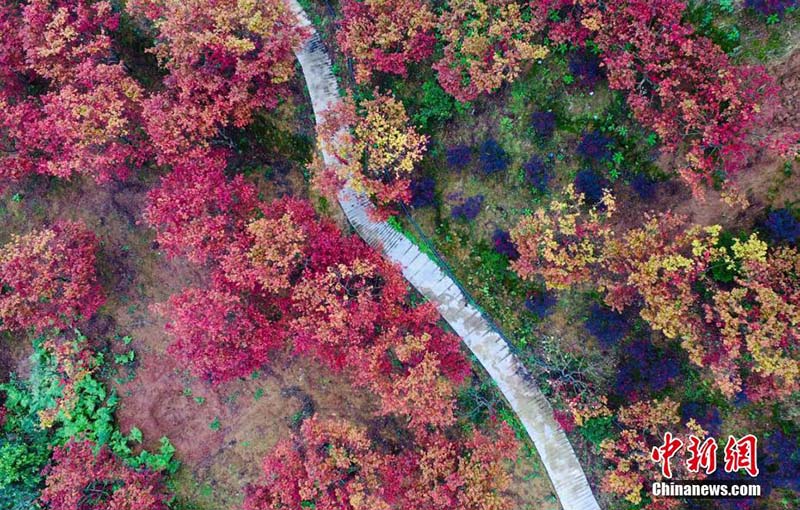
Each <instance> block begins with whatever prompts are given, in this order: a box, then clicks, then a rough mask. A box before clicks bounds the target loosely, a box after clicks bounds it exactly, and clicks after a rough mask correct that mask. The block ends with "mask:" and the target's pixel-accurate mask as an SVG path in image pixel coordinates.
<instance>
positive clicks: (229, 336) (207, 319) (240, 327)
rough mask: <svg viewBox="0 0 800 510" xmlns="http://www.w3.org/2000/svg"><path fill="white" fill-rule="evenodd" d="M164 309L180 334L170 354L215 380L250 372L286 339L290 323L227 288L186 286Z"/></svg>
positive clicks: (169, 326) (172, 327)
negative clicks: (283, 321) (275, 318)
mask: <svg viewBox="0 0 800 510" xmlns="http://www.w3.org/2000/svg"><path fill="white" fill-rule="evenodd" d="M161 312H162V313H163V314H164V315H166V316H167V317H168V319H169V320H170V322H169V323H168V324H167V326H166V328H167V331H169V332H170V333H171V334H172V336H173V337H174V338H175V342H174V343H173V344H172V345H170V347H169V352H170V353H172V354H174V355H176V356H177V357H178V358H180V359H181V360H183V361H184V362H186V363H187V364H188V365H189V366H190V367H191V369H192V371H193V372H194V373H195V374H196V375H197V376H198V377H202V378H203V379H205V380H207V381H209V382H211V383H214V384H218V383H221V382H224V381H227V380H230V379H233V378H235V377H245V376H247V375H249V374H250V373H251V372H253V370H256V369H258V368H259V367H261V366H262V365H264V364H265V363H266V362H267V361H268V359H269V354H270V352H272V351H273V350H275V349H276V348H279V347H281V346H282V345H283V343H284V340H285V337H286V328H285V325H283V324H280V323H277V322H274V321H271V320H270V319H269V318H268V317H267V316H266V315H265V314H264V312H262V311H261V310H259V308H258V307H257V306H256V305H255V304H251V303H247V302H246V301H244V300H243V299H242V298H240V297H239V296H236V295H235V294H230V293H228V292H225V291H222V290H217V289H188V290H184V291H183V292H182V293H180V294H178V295H174V296H172V297H171V298H170V300H169V302H168V303H167V305H166V306H162V307H161Z"/></svg>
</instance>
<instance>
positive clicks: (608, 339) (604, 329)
mask: <svg viewBox="0 0 800 510" xmlns="http://www.w3.org/2000/svg"><path fill="white" fill-rule="evenodd" d="M585 325H586V329H587V330H588V331H589V333H591V334H592V335H593V336H594V337H595V338H597V340H599V341H600V343H601V344H602V345H603V347H611V346H612V345H614V344H615V343H617V342H619V341H620V340H622V338H623V337H624V336H625V335H627V334H628V330H629V329H630V328H629V326H628V321H627V320H626V319H625V317H624V316H623V315H621V314H619V313H617V312H615V311H614V310H612V309H611V308H608V307H606V306H601V305H599V304H598V303H594V304H593V305H592V307H591V308H590V309H589V318H588V319H586V322H585Z"/></svg>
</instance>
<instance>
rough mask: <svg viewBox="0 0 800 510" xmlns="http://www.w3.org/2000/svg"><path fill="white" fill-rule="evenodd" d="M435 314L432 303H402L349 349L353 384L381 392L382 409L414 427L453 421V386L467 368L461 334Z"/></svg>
mask: <svg viewBox="0 0 800 510" xmlns="http://www.w3.org/2000/svg"><path fill="white" fill-rule="evenodd" d="M438 320H439V313H438V312H437V311H436V308H435V307H433V305H430V304H425V305H422V306H419V307H417V308H408V309H405V310H403V312H402V314H401V315H400V316H399V317H397V318H392V319H391V321H390V322H388V323H386V324H382V325H381V330H382V331H381V333H380V335H378V336H377V337H376V338H375V339H374V340H373V341H372V342H370V344H369V345H368V346H366V347H364V348H357V349H353V350H352V351H351V352H350V353H349V355H348V364H349V365H350V367H351V371H352V374H353V378H354V380H355V382H356V384H358V385H362V386H365V387H368V388H370V389H371V390H372V391H373V392H375V393H376V394H378V395H379V396H380V397H381V412H382V413H384V414H396V415H399V416H403V417H406V418H407V419H408V423H409V425H410V427H411V428H412V429H413V430H415V431H417V432H422V431H424V430H426V429H427V427H429V426H433V427H447V426H449V425H452V424H453V423H454V422H455V415H454V414H453V411H454V407H455V386H456V385H457V384H460V383H461V382H463V381H464V379H465V378H466V377H467V376H468V375H469V374H470V366H469V363H467V361H466V359H465V358H464V356H463V354H462V353H461V350H460V345H461V341H460V339H459V338H458V337H457V336H455V335H452V334H450V333H445V332H444V331H442V330H441V328H439V327H438V325H437V321H438Z"/></svg>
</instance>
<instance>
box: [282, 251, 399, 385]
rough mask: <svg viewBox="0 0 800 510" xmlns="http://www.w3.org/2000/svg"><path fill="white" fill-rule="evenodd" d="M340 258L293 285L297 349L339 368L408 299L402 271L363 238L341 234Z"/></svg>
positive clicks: (294, 327)
mask: <svg viewBox="0 0 800 510" xmlns="http://www.w3.org/2000/svg"><path fill="white" fill-rule="evenodd" d="M337 248H338V249H339V250H340V256H341V259H340V260H339V261H336V262H335V263H333V264H331V265H329V266H327V267H325V268H321V270H319V271H316V272H306V273H305V274H304V275H303V278H302V279H301V280H300V281H299V282H298V283H297V284H296V285H295V286H294V288H293V289H292V296H291V300H292V315H293V317H294V319H293V322H292V330H293V332H294V344H295V349H296V350H297V351H298V352H302V353H309V354H311V355H313V356H314V357H315V358H316V359H318V360H319V361H321V362H322V363H324V364H325V365H327V366H329V367H331V368H332V369H334V370H341V369H342V368H343V367H344V366H345V364H346V362H347V358H348V352H349V351H352V350H354V349H359V350H360V349H364V348H365V346H367V345H368V344H369V343H370V342H372V340H373V339H374V338H375V336H376V335H377V334H378V331H379V329H378V328H379V327H380V326H381V325H382V324H386V323H387V322H389V321H391V320H392V319H393V318H394V317H396V316H397V315H398V314H399V312H400V307H401V305H402V303H403V301H404V300H405V296H406V284H405V280H403V277H402V276H401V275H400V273H399V271H397V270H395V269H394V268H392V267H391V266H390V265H389V264H388V263H387V262H385V261H384V260H383V259H382V258H381V257H380V256H379V255H377V254H376V253H375V252H373V251H372V250H371V249H370V248H368V247H367V246H366V245H365V244H363V242H361V241H360V240H359V241H358V242H352V241H350V240H349V239H342V238H340V242H339V244H338V246H337Z"/></svg>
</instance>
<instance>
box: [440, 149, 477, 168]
mask: <svg viewBox="0 0 800 510" xmlns="http://www.w3.org/2000/svg"><path fill="white" fill-rule="evenodd" d="M446 157H447V165H448V166H450V167H452V168H455V169H456V170H458V171H461V170H463V169H464V168H466V166H467V165H469V164H470V163H471V162H472V149H471V148H470V147H469V146H467V145H454V146H452V147H450V148H449V149H447V155H446Z"/></svg>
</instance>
